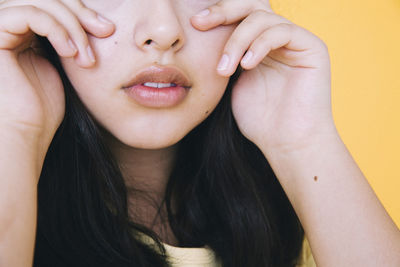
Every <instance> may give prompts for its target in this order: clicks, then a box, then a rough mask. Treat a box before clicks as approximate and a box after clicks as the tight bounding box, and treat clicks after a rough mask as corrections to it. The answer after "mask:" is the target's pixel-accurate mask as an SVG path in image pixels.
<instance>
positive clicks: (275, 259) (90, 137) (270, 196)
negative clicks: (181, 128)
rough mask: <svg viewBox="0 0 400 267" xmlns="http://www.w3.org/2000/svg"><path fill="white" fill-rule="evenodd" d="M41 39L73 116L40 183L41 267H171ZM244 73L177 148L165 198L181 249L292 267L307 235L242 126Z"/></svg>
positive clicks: (254, 264) (234, 263)
mask: <svg viewBox="0 0 400 267" xmlns="http://www.w3.org/2000/svg"><path fill="white" fill-rule="evenodd" d="M38 38H39V40H40V43H41V45H42V46H43V47H44V48H45V50H46V51H47V55H46V56H47V58H48V59H49V60H50V62H51V63H52V64H53V65H54V66H55V67H56V68H57V70H58V72H59V73H60V76H61V78H62V80H63V84H64V88H65V94H66V112H65V117H64V120H63V121H62V123H61V125H60V127H59V129H58V130H57V132H56V134H55V136H54V138H53V140H52V143H51V145H50V147H49V150H48V153H47V155H46V158H45V161H44V165H43V168H42V173H41V176H40V180H39V185H38V226H37V235H36V246H35V257H34V266H36V267H44V266H57V267H58V266H113V267H115V266H117V267H125V266H130V267H132V266H135V267H139V266H143V267H152V266H154V267H155V266H169V265H168V257H167V256H166V254H165V250H164V248H163V246H162V243H161V240H160V238H159V237H158V236H157V234H156V233H155V232H153V231H152V230H150V229H148V228H146V227H145V226H144V225H141V224H140V223H137V222H134V221H133V220H132V218H131V217H129V216H128V204H127V203H128V202H127V188H126V186H125V183H124V179H123V176H122V173H121V170H120V168H119V166H118V162H117V161H116V160H115V158H114V157H113V155H112V154H111V152H110V150H109V148H108V147H107V146H106V142H105V138H104V134H102V129H101V127H100V126H99V125H98V124H96V122H95V120H94V118H93V117H92V116H91V115H90V114H89V112H88V111H87V109H86V108H85V107H84V105H83V103H82V102H81V100H80V99H79V97H78V95H77V94H76V92H75V90H74V89H73V87H72V85H71V83H70V82H69V80H68V78H67V76H66V74H65V72H64V70H63V68H62V66H61V64H60V61H59V58H58V55H57V54H56V52H55V50H54V49H53V47H52V46H51V44H50V43H49V42H48V40H47V39H46V38H43V37H38ZM239 75H240V69H238V71H237V72H236V73H235V75H233V76H232V77H231V80H230V81H229V84H228V87H227V89H226V91H225V94H224V95H223V97H222V99H221V101H220V103H219V104H218V106H217V107H216V108H215V110H214V111H213V112H212V113H211V114H210V115H209V116H208V117H207V119H206V120H204V121H203V122H202V123H201V124H199V125H198V126H197V127H196V128H194V129H193V130H192V131H191V132H190V133H189V134H187V135H186V136H185V137H184V138H183V139H182V140H181V141H180V142H179V146H178V151H177V159H176V161H175V165H174V168H173V171H172V174H171V175H170V178H169V180H168V184H167V186H166V191H165V197H164V199H163V202H164V203H165V204H166V207H167V215H168V220H169V223H170V225H171V229H172V231H173V233H174V235H175V236H176V238H177V240H178V242H179V246H182V247H202V246H205V245H207V246H209V247H210V248H211V249H212V250H213V251H214V252H215V255H216V257H217V259H218V260H219V261H220V262H221V264H222V266H227V267H239V266H240V267H243V266H246V267H261V266H271V267H272V266H274V267H278V266H282V267H283V266H284V267H289V266H290V267H293V266H295V265H296V264H297V263H298V262H297V261H298V258H299V255H300V253H301V249H302V242H303V239H304V230H303V228H302V226H301V224H300V221H299V219H298V217H297V215H296V213H295V211H294V209H293V207H292V205H291V203H290V202H289V200H288V198H287V196H286V194H285V192H284V191H283V189H282V187H281V185H280V184H279V181H278V180H277V178H276V177H275V175H274V173H273V171H272V169H271V167H270V165H269V164H268V161H267V160H266V158H265V157H264V155H263V154H262V153H261V151H260V150H259V149H258V147H257V146H256V145H254V144H253V143H252V142H250V141H249V140H248V139H246V138H245V137H244V136H243V135H242V134H241V132H240V130H239V129H238V127H237V124H236V122H235V119H234V117H233V115H232V111H231V88H232V86H233V84H234V83H235V80H236V79H237V77H238V76H239ZM172 202H174V205H176V207H174V209H172V207H171V206H172ZM135 233H143V234H146V235H148V236H150V237H151V238H152V239H154V241H155V245H156V248H157V250H156V249H154V248H155V247H151V246H149V245H148V244H146V243H143V242H142V240H141V239H139V238H138V237H137V235H136V234H135Z"/></svg>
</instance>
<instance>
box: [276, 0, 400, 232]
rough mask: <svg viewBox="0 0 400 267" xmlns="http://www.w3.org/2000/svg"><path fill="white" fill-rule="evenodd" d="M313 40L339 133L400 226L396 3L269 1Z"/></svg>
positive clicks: (399, 8) (399, 26)
mask: <svg viewBox="0 0 400 267" xmlns="http://www.w3.org/2000/svg"><path fill="white" fill-rule="evenodd" d="M271 5H272V9H273V10H274V11H275V12H276V13H278V14H280V15H282V16H284V17H286V18H288V19H290V20H291V21H292V22H294V23H296V24H297V25H300V26H302V27H304V28H306V29H308V30H309V31H311V32H313V33H314V34H316V35H317V36H319V37H320V38H321V39H322V40H323V41H324V42H325V43H326V44H327V45H328V48H329V53H330V55H331V62H332V102H333V103H332V104H333V112H334V117H335V121H336V125H337V127H338V129H339V132H340V134H341V136H342V138H343V140H344V142H345V143H346V145H347V147H348V148H349V150H350V152H351V153H352V155H353V157H354V158H355V160H356V161H357V163H358V164H359V166H360V168H361V170H362V171H363V173H364V174H365V176H366V177H367V179H368V181H369V183H370V184H371V186H372V187H373V189H374V190H375V192H376V194H377V195H378V197H379V199H380V200H381V201H382V203H383V205H384V206H385V208H386V210H387V211H388V212H389V214H390V215H391V216H392V218H393V220H394V221H395V222H396V224H397V225H398V226H399V227H400V0H383V1H377V0H362V1H361V0H271Z"/></svg>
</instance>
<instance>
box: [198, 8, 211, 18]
mask: <svg viewBox="0 0 400 267" xmlns="http://www.w3.org/2000/svg"><path fill="white" fill-rule="evenodd" d="M208 14H210V10H209V9H208V8H207V9H204V10H202V11H200V12H199V13H197V14H196V17H205V16H207V15H208Z"/></svg>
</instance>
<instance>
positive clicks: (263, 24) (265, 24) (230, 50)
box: [218, 10, 291, 76]
mask: <svg viewBox="0 0 400 267" xmlns="http://www.w3.org/2000/svg"><path fill="white" fill-rule="evenodd" d="M279 23H288V24H290V23H291V22H290V21H289V20H287V19H285V18H283V17H281V16H279V15H276V14H272V13H268V12H266V11H264V10H257V11H254V12H253V13H251V14H250V15H249V16H248V17H247V18H245V19H244V20H243V21H242V22H241V23H240V24H239V25H238V26H237V27H236V29H235V30H234V31H233V33H232V35H231V37H230V38H229V40H228V41H227V43H226V45H225V48H224V53H223V54H224V55H226V56H227V57H229V64H228V65H225V66H224V65H223V63H221V65H219V67H218V71H219V72H220V74H221V75H223V76H230V75H232V74H233V73H234V72H235V70H236V68H237V65H238V64H239V61H240V60H241V59H242V57H243V54H244V53H245V52H246V50H247V49H248V48H249V46H250V45H251V43H252V42H253V41H254V40H255V39H257V38H258V36H259V35H261V34H262V33H263V32H264V31H265V30H266V29H267V28H269V27H271V26H273V25H275V24H279Z"/></svg>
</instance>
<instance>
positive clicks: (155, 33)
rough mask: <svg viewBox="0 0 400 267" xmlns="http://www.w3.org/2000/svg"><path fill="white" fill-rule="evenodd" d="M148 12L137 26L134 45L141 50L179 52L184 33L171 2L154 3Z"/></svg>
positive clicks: (165, 0)
mask: <svg viewBox="0 0 400 267" xmlns="http://www.w3.org/2000/svg"><path fill="white" fill-rule="evenodd" d="M149 2H151V1H149ZM147 10H149V9H147ZM150 10H151V12H148V11H146V12H144V13H145V14H143V16H142V18H141V20H142V21H141V22H140V23H138V24H137V25H138V26H137V28H136V30H135V42H136V45H137V46H138V47H139V48H140V49H142V50H159V51H166V50H173V51H177V50H179V49H180V48H181V47H182V46H183V44H184V42H185V40H184V33H183V29H182V25H181V23H180V21H179V19H178V17H177V15H176V12H175V10H174V7H173V6H172V5H171V1H170V0H157V1H154V4H153V5H152V6H151V9H150Z"/></svg>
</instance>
